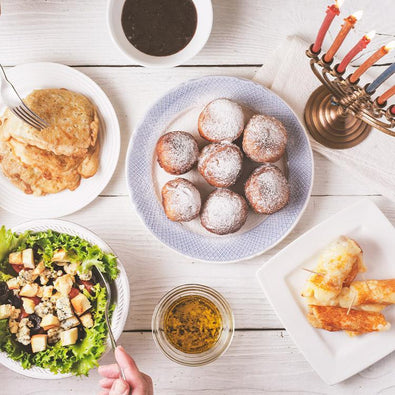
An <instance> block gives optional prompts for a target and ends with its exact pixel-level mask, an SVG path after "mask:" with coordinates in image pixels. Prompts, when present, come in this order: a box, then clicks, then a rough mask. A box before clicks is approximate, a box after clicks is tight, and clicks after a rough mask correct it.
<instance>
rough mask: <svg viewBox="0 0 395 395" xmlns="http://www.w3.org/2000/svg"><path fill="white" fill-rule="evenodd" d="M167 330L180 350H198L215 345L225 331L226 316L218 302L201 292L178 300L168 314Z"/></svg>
mask: <svg viewBox="0 0 395 395" xmlns="http://www.w3.org/2000/svg"><path fill="white" fill-rule="evenodd" d="M164 331H165V334H166V337H167V339H168V340H169V342H170V343H171V344H172V345H173V346H174V347H175V348H177V349H178V350H180V351H182V352H184V353H188V354H198V353H201V352H204V351H207V350H209V349H210V348H212V347H213V346H214V345H215V343H216V342H217V340H218V339H219V337H220V335H221V332H222V317H221V313H220V312H219V310H218V308H217V306H216V305H215V304H214V303H213V302H211V301H210V300H209V299H207V298H205V297H203V296H199V295H188V296H183V297H182V298H180V299H178V300H176V301H175V302H174V303H173V304H172V305H171V306H170V307H169V309H168V311H167V312H166V314H165V317H164Z"/></svg>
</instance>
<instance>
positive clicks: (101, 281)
mask: <svg viewBox="0 0 395 395" xmlns="http://www.w3.org/2000/svg"><path fill="white" fill-rule="evenodd" d="M92 271H93V273H94V274H95V276H96V278H99V284H100V285H101V286H103V285H104V287H105V288H106V293H107V300H106V309H105V310H104V316H105V319H106V324H107V328H108V335H109V336H110V342H111V348H112V350H113V351H115V349H116V348H117V343H116V341H115V338H114V335H113V333H112V330H111V324H110V318H109V316H108V310H109V308H110V305H111V287H110V284H109V283H108V281H107V279H106V277H105V276H104V274H103V273H102V272H101V271H100V270H99V269H97V268H96V266H93V267H92ZM115 362H116V364H117V365H118V369H119V372H120V374H121V377H122V379H123V380H124V381H126V377H125V373H124V371H123V369H122V368H121V367H120V366H119V363H118V362H117V361H116V360H115Z"/></svg>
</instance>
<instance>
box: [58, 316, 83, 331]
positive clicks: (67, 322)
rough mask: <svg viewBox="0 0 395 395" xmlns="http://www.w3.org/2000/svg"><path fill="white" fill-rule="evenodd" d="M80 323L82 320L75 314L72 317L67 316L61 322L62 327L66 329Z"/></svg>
mask: <svg viewBox="0 0 395 395" xmlns="http://www.w3.org/2000/svg"><path fill="white" fill-rule="evenodd" d="M79 324H80V321H79V320H78V318H77V317H76V316H75V315H73V316H72V317H70V318H67V319H66V320H64V321H62V322H61V323H60V327H61V328H62V329H64V330H67V329H70V328H74V327H75V326H78V325H79Z"/></svg>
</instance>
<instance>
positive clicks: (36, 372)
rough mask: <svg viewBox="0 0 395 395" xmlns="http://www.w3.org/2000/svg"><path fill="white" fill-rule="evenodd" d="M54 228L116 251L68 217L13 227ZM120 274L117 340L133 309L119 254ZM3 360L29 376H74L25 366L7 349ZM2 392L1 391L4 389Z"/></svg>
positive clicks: (114, 325) (0, 354)
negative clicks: (66, 219)
mask: <svg viewBox="0 0 395 395" xmlns="http://www.w3.org/2000/svg"><path fill="white" fill-rule="evenodd" d="M50 229H51V230H53V231H55V232H59V233H67V234H69V235H72V236H78V237H80V238H81V239H84V240H87V241H88V242H89V243H91V244H92V245H97V246H98V247H99V248H101V249H102V250H103V251H105V252H110V253H114V252H113V251H112V250H111V248H110V247H109V246H108V244H106V243H105V242H104V241H103V240H102V239H100V238H99V237H98V236H96V235H95V234H94V233H93V232H91V231H90V230H88V229H86V228H84V227H82V226H80V225H77V224H74V223H72V222H68V221H62V220H56V219H43V220H37V221H29V222H25V223H23V224H20V225H18V226H15V227H13V228H12V231H13V232H16V233H22V232H25V231H27V230H31V231H33V232H41V231H46V230H50ZM117 263H118V269H119V274H118V277H117V278H116V280H115V289H116V293H115V294H114V296H113V297H114V303H115V310H114V313H113V315H112V321H111V328H112V331H113V334H114V337H115V339H116V340H117V339H118V338H119V337H120V336H121V334H122V331H123V328H124V326H125V323H126V319H127V316H128V312H129V301H130V291H129V281H128V277H127V275H126V271H125V268H124V267H123V265H122V263H121V262H120V261H119V259H118V258H117ZM110 347H111V345H110V341H109V339H108V341H107V349H106V351H105V352H104V353H103V355H102V357H101V358H103V356H104V355H105V354H106V353H107V352H108V351H109V350H110ZM0 364H2V365H4V366H5V367H7V368H9V369H11V370H13V371H14V372H16V373H19V374H22V375H24V376H27V377H33V378H36V379H47V380H51V379H52V380H57V379H62V378H66V377H70V376H72V374H71V373H70V374H60V373H59V374H54V373H52V372H51V371H49V370H48V369H43V368H40V367H37V366H33V367H32V368H31V369H24V368H23V367H22V365H21V364H20V362H18V361H14V360H12V359H11V358H9V357H8V356H7V353H5V352H0ZM0 392H1V391H0Z"/></svg>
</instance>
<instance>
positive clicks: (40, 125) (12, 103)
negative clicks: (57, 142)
mask: <svg viewBox="0 0 395 395" xmlns="http://www.w3.org/2000/svg"><path fill="white" fill-rule="evenodd" d="M0 68H1V71H2V72H3V76H4V79H3V78H1V87H0V94H1V97H2V99H3V100H4V103H5V104H6V105H7V107H8V108H9V109H10V111H11V112H12V113H13V114H14V115H15V116H17V117H18V118H20V119H21V120H22V121H24V122H26V123H27V124H29V125H30V126H32V127H33V128H35V129H37V130H42V129H45V128H46V127H48V126H49V124H48V123H47V122H46V121H44V119H42V118H41V117H40V116H38V115H37V114H36V113H35V112H33V111H32V110H31V109H30V108H29V107H28V106H27V105H26V104H25V103H24V102H23V100H22V99H21V97H20V96H19V94H18V92H17V91H16V89H15V87H14V85H12V83H11V81H10V80H9V79H8V78H7V74H6V73H5V70H4V68H3V66H2V65H1V64H0ZM3 81H5V82H6V84H4V83H3Z"/></svg>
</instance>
